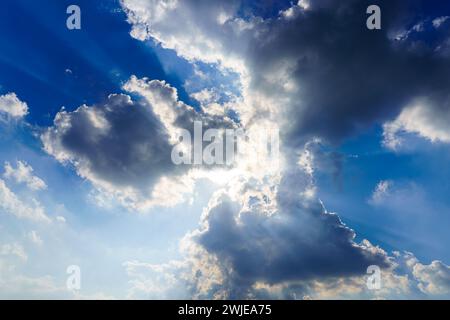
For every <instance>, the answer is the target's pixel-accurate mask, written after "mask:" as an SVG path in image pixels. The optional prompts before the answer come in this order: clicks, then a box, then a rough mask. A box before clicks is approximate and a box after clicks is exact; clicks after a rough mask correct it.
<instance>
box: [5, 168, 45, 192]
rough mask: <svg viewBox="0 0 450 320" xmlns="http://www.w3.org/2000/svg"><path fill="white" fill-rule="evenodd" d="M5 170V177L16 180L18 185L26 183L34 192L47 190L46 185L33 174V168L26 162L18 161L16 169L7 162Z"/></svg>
mask: <svg viewBox="0 0 450 320" xmlns="http://www.w3.org/2000/svg"><path fill="white" fill-rule="evenodd" d="M4 168H5V172H4V174H3V177H4V178H5V179H11V180H14V181H15V182H17V183H24V184H26V185H27V187H28V188H30V189H31V190H34V191H37V190H44V189H47V185H46V183H45V182H44V181H43V180H42V179H41V178H39V177H37V176H35V175H34V174H33V168H32V167H31V166H30V165H28V164H27V163H26V162H23V161H20V160H19V161H17V162H16V168H14V167H13V166H11V164H10V163H9V162H5V167H4Z"/></svg>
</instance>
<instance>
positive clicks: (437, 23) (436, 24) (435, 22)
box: [432, 16, 450, 29]
mask: <svg viewBox="0 0 450 320" xmlns="http://www.w3.org/2000/svg"><path fill="white" fill-rule="evenodd" d="M448 19H450V17H449V16H442V17H438V18H436V19H433V21H432V23H433V26H434V27H435V28H436V29H437V28H440V27H441V26H442V24H444V23H445V22H446V21H447V20H448Z"/></svg>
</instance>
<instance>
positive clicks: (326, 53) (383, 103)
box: [246, 0, 450, 141]
mask: <svg viewBox="0 0 450 320" xmlns="http://www.w3.org/2000/svg"><path fill="white" fill-rule="evenodd" d="M309 2H310V8H308V9H307V10H302V9H299V8H297V13H296V15H294V16H293V17H292V18H289V19H276V20H274V21H273V23H271V24H269V25H268V28H267V29H266V30H265V34H264V36H261V37H258V39H257V41H254V42H252V43H251V44H250V45H249V46H248V47H249V51H248V53H247V57H246V59H247V61H248V64H249V66H250V69H251V71H252V72H251V74H252V82H251V86H252V88H254V89H256V90H257V91H261V92H265V93H266V94H268V95H273V96H280V93H279V87H277V86H274V85H273V83H271V82H268V81H267V79H270V73H271V72H272V70H273V66H274V65H277V64H278V63H280V62H282V61H289V62H290V63H292V64H293V67H292V68H291V70H290V72H291V74H290V79H291V80H293V81H294V82H295V84H296V85H297V86H298V88H299V89H298V92H297V93H296V94H295V95H292V96H290V98H291V99H290V101H291V104H290V105H289V106H283V105H280V106H277V107H278V108H286V113H287V114H289V121H290V123H291V126H290V127H291V130H292V131H291V138H293V139H294V140H295V139H297V138H304V137H305V135H318V136H321V137H324V138H326V139H328V140H329V141H339V140H340V139H341V138H342V137H344V136H346V135H348V134H350V133H352V132H355V131H357V130H359V129H361V128H364V127H366V126H369V125H371V124H373V123H374V122H375V123H380V122H383V121H385V120H387V119H390V118H392V117H395V116H396V115H397V114H398V113H399V111H400V110H401V108H402V107H404V106H405V104H406V103H407V102H409V101H410V100H411V99H413V98H415V97H417V96H427V97H433V99H435V100H438V102H437V103H436V106H437V108H439V107H440V106H441V105H442V102H443V101H445V98H446V97H448V88H449V87H450V59H449V57H450V56H449V55H447V56H445V55H443V54H441V53H442V52H440V51H439V50H437V47H438V44H439V43H442V42H443V41H445V40H446V39H448V38H449V35H450V33H449V29H448V26H447V28H442V29H440V30H435V29H434V28H428V29H426V30H419V31H414V30H413V31H411V33H410V34H409V37H408V38H406V39H401V40H394V39H393V36H394V35H395V33H396V32H399V31H401V28H402V27H403V28H406V30H408V28H413V26H414V25H415V24H418V23H420V22H422V20H421V19H424V17H422V16H419V15H415V14H414V13H413V9H417V8H421V7H427V5H431V4H430V1H408V2H405V1H370V2H368V1H321V0H317V1H313V0H312V1H309ZM431 2H433V1H431ZM369 4H378V5H379V6H380V8H381V14H382V29H381V30H368V29H367V28H366V19H367V17H368V15H367V14H366V13H365V12H366V8H367V6H368V5H369ZM440 14H441V15H443V16H445V15H448V14H450V7H449V8H448V10H447V12H440ZM431 18H435V17H431ZM428 25H431V22H430V21H428ZM436 37H437V38H436ZM447 41H448V40H447Z"/></svg>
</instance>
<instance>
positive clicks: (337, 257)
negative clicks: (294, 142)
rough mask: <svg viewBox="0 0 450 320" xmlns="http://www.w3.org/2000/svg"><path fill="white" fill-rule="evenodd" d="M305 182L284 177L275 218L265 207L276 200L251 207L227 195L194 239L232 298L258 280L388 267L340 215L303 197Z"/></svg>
mask: <svg viewBox="0 0 450 320" xmlns="http://www.w3.org/2000/svg"><path fill="white" fill-rule="evenodd" d="M305 178H306V177H305V175H304V174H303V173H301V172H299V171H297V172H290V173H289V174H286V175H285V178H284V179H283V181H282V182H281V184H280V186H279V191H278V193H277V195H276V202H277V211H276V213H274V214H269V213H268V212H267V211H265V210H264V205H265V204H267V203H266V202H267V201H274V200H275V199H268V198H267V197H265V196H263V197H261V198H256V197H255V198H251V197H249V198H248V199H246V200H245V201H248V203H249V204H250V205H249V206H248V207H242V206H240V205H239V204H238V203H236V202H234V201H232V200H230V199H229V198H227V197H223V198H221V199H220V201H219V202H218V203H217V204H216V205H215V206H213V207H212V208H211V209H210V210H209V211H208V214H207V216H206V217H205V222H206V226H207V227H205V229H204V230H201V232H200V233H199V234H197V235H196V238H195V239H196V241H197V243H199V244H200V245H201V246H202V247H203V248H204V249H206V250H207V251H208V252H209V253H210V254H213V255H215V256H216V257H217V261H219V264H220V268H221V270H223V272H224V274H225V281H224V287H226V289H227V290H228V292H227V294H228V295H229V297H230V298H243V297H246V296H248V294H249V293H250V292H251V291H250V290H251V289H250V288H251V287H252V285H254V284H255V283H257V282H258V281H259V282H263V283H269V284H276V283H283V282H289V281H307V280H312V279H326V278H332V277H346V276H354V275H363V274H365V272H366V269H367V267H368V266H369V265H378V266H379V267H381V268H384V267H388V266H389V262H388V260H387V258H386V255H385V254H384V252H382V251H377V250H370V249H369V248H368V247H365V246H360V245H357V244H356V243H355V242H354V241H353V240H354V236H355V234H354V232H353V231H352V230H351V229H349V228H348V227H346V226H345V225H344V224H343V223H342V222H341V220H340V219H339V217H338V216H337V215H336V214H332V213H328V212H326V210H324V208H323V207H322V206H321V204H320V203H317V202H315V201H305V200H304V199H303V200H301V199H300V198H299V190H302V189H304V188H305V187H306V186H307V184H308V182H307V181H305ZM306 180H308V179H307V178H306ZM266 196H267V195H266Z"/></svg>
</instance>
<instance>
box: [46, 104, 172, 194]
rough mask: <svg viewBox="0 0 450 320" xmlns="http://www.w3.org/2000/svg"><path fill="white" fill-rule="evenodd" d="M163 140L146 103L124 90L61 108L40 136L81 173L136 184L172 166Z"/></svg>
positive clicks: (115, 182)
mask: <svg viewBox="0 0 450 320" xmlns="http://www.w3.org/2000/svg"><path fill="white" fill-rule="evenodd" d="M168 140H169V137H168V135H167V132H166V129H165V128H164V126H163V125H162V124H161V122H160V121H159V120H158V118H157V117H156V116H155V114H154V113H153V111H152V108H151V106H149V105H148V104H146V103H145V102H143V101H140V102H135V101H132V100H131V99H130V97H129V96H126V95H111V96H110V97H109V98H108V100H107V101H105V102H104V103H100V104H98V105H94V106H92V107H87V106H81V107H80V108H78V109H77V110H75V111H74V112H66V111H62V112H60V113H59V114H58V115H57V116H56V118H55V125H54V127H52V128H50V129H49V130H48V131H47V132H46V133H45V135H44V136H43V141H44V145H45V147H46V149H47V151H49V153H51V154H53V155H54V156H56V157H57V158H58V156H62V157H63V158H61V160H70V161H72V162H73V163H74V164H75V165H76V166H77V169H78V170H79V173H81V175H83V176H85V177H87V178H91V179H93V180H100V181H106V182H108V183H111V184H113V185H115V186H118V187H136V188H139V189H141V188H142V189H144V188H146V187H148V186H151V185H152V184H153V183H154V182H155V180H156V179H157V178H158V177H160V176H161V175H163V174H165V173H168V172H169V171H172V170H173V169H174V168H173V164H172V162H171V161H170V152H171V145H170V144H169V143H168Z"/></svg>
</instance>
